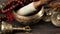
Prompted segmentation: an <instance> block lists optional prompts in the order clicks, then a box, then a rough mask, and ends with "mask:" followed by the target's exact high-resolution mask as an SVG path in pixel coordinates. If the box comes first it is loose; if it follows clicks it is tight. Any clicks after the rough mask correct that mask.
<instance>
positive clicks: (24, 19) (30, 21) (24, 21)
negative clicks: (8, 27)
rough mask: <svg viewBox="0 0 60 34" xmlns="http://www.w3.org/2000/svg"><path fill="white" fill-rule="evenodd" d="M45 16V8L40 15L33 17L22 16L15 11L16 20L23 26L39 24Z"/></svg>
mask: <svg viewBox="0 0 60 34" xmlns="http://www.w3.org/2000/svg"><path fill="white" fill-rule="evenodd" d="M43 14H44V7H42V8H41V10H40V11H39V12H38V13H36V14H34V15H32V16H22V15H19V14H18V13H16V12H15V11H13V17H14V18H15V20H16V21H18V22H19V23H20V24H22V25H31V24H35V23H38V22H39V21H40V19H42V16H43Z"/></svg>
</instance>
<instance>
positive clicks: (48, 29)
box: [13, 21, 60, 34]
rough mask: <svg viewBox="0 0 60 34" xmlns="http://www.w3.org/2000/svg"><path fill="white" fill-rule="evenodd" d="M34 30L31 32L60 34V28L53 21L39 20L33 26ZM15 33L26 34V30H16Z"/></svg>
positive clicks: (35, 33) (34, 33) (36, 33)
mask: <svg viewBox="0 0 60 34" xmlns="http://www.w3.org/2000/svg"><path fill="white" fill-rule="evenodd" d="M31 28H32V32H30V33H29V34H60V28H59V27H55V26H54V25H53V24H52V23H51V22H50V23H46V22H43V21H42V22H39V23H37V24H35V25H32V26H31ZM13 34H26V33H24V32H21V31H20V32H15V33H13Z"/></svg>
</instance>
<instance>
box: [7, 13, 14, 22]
mask: <svg viewBox="0 0 60 34" xmlns="http://www.w3.org/2000/svg"><path fill="white" fill-rule="evenodd" d="M7 19H8V21H13V20H14V18H13V15H12V12H9V13H7Z"/></svg>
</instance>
